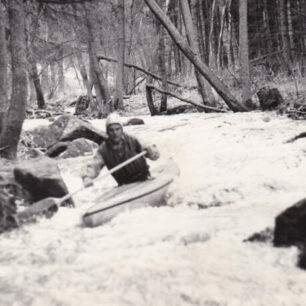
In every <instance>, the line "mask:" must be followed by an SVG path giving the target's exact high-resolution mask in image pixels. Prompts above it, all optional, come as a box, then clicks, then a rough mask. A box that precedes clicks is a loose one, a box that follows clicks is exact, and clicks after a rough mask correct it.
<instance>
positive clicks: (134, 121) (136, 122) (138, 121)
mask: <svg viewBox="0 0 306 306" xmlns="http://www.w3.org/2000/svg"><path fill="white" fill-rule="evenodd" d="M141 124H145V123H144V121H143V120H142V119H140V118H131V119H129V120H128V121H127V123H126V124H125V125H141Z"/></svg>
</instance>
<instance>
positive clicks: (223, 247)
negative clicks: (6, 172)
mask: <svg viewBox="0 0 306 306" xmlns="http://www.w3.org/2000/svg"><path fill="white" fill-rule="evenodd" d="M135 99H138V100H137V101H138V102H137V101H136V100H135V101H136V102H135V104H137V105H140V102H141V103H143V102H145V99H144V97H138V98H135ZM142 101H143V102H142ZM130 107H132V103H131V104H130ZM133 107H134V108H133V109H134V111H132V110H131V111H129V110H128V111H127V113H126V114H125V116H126V118H127V117H129V116H132V115H133V116H134V117H135V116H137V117H140V118H142V119H143V120H144V121H145V125H143V126H128V127H126V128H125V129H126V132H127V133H130V134H133V135H136V136H138V137H140V138H144V139H146V140H148V139H149V140H150V141H151V142H153V143H156V145H157V146H158V147H159V149H160V151H161V159H160V160H158V161H156V162H150V165H151V167H154V166H155V165H158V164H160V163H162V162H164V161H165V160H167V158H168V157H172V158H173V159H174V160H175V161H176V163H177V164H178V166H179V168H180V172H181V174H180V176H179V177H178V178H177V179H176V180H175V182H174V183H173V184H172V186H171V187H170V190H169V195H168V199H167V204H168V205H166V206H164V207H160V208H152V207H147V208H142V209H137V210H134V211H127V212H124V213H121V214H119V215H118V216H117V217H115V218H114V219H113V220H112V221H111V222H110V223H108V224H106V225H104V226H100V227H97V228H84V227H83V226H82V222H81V216H82V214H83V213H84V212H85V211H86V209H87V208H88V207H89V206H91V205H93V204H95V203H97V202H98V201H99V190H100V189H101V188H108V187H111V186H114V181H113V180H112V179H111V178H108V179H106V180H105V181H103V183H102V182H101V183H100V184H101V185H100V184H99V185H97V184H96V185H94V186H93V187H92V188H90V189H87V190H85V191H84V192H82V193H80V194H79V195H78V196H76V197H75V202H76V204H77V205H76V206H77V207H76V208H73V209H71V208H65V207H63V208H61V209H60V210H59V212H58V213H57V214H56V215H55V216H54V217H53V218H52V219H45V218H41V219H39V220H38V221H37V222H36V223H34V224H28V225H25V226H23V227H22V228H20V229H18V230H15V231H12V232H9V233H4V234H3V235H1V240H0V248H1V252H0V263H1V271H0V275H1V277H0V288H1V296H0V303H1V305H14V306H15V305H16V306H17V305H50V306H51V305H52V306H53V305H75V304H77V305H80V306H82V305H84V306H85V305H101V304H104V305H122V306H123V305H124V306H125V305H152V306H153V305H154V306H156V305H159V306H162V305H165V306H166V305H167V306H168V305H176V306H177V305H256V306H259V305H262V306H266V305H288V306H289V305H290V306H292V305H305V299H306V289H305V282H306V273H305V271H303V270H301V269H299V268H297V267H296V262H297V257H298V250H297V249H296V248H295V247H292V248H274V247H273V246H272V243H271V241H269V242H266V243H250V242H243V241H244V240H245V239H247V238H248V237H250V236H251V235H252V234H254V233H255V232H259V231H262V230H264V229H266V228H270V229H273V227H274V220H275V217H276V216H277V215H278V214H279V213H280V212H282V211H283V210H284V209H285V208H286V207H288V206H290V205H292V204H293V203H295V202H297V201H298V200H300V199H302V198H303V197H305V195H306V192H305V176H306V138H302V139H299V140H297V141H295V142H293V143H287V142H286V141H287V140H289V139H290V138H292V137H294V136H296V135H297V134H299V133H301V132H305V131H306V128H305V122H304V121H293V120H291V119H289V118H287V117H286V116H279V115H277V114H276V113H274V112H266V113H263V112H258V111H255V112H249V113H225V114H216V113H190V114H180V115H173V116H156V117H150V116H148V113H147V110H146V108H144V107H139V110H135V105H134V106H133ZM91 122H92V123H93V124H94V125H95V126H97V127H99V128H101V129H103V130H104V124H105V120H92V121H91ZM41 123H43V124H49V122H48V121H47V120H42V121H41V120H27V121H26V122H25V124H24V129H31V128H32V127H33V126H35V125H38V124H41ZM69 165H70V164H69V163H68V162H67V164H66V165H63V167H62V169H61V171H62V175H63V177H64V180H65V182H66V184H67V185H68V188H69V189H70V190H71V191H72V190H75V189H76V188H77V187H79V186H80V185H81V179H80V177H79V176H78V175H77V173H76V172H75V171H76V170H75V169H72V168H71V166H69Z"/></svg>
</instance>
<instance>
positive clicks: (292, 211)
mask: <svg viewBox="0 0 306 306" xmlns="http://www.w3.org/2000/svg"><path fill="white" fill-rule="evenodd" d="M273 243H274V245H275V246H292V245H296V246H300V245H302V244H305V243H306V198H305V199H302V200H301V201H299V202H297V203H296V204H294V205H293V206H291V207H289V208H287V209H286V210H285V211H284V212H282V213H281V214H279V215H278V216H277V218H276V220H275V229H274V240H273Z"/></svg>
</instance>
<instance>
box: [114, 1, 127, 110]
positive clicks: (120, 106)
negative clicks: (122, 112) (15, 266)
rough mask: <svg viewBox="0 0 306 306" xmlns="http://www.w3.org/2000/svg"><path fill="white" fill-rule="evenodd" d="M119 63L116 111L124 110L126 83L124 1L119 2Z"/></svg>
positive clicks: (115, 97) (115, 101)
mask: <svg viewBox="0 0 306 306" xmlns="http://www.w3.org/2000/svg"><path fill="white" fill-rule="evenodd" d="M117 9H118V14H117V16H118V29H117V37H118V39H117V41H118V52H117V54H118V56H117V58H118V61H117V73H116V91H115V96H114V98H113V104H114V107H115V109H123V92H124V83H125V74H124V63H125V5H124V0H119V1H118V7H117Z"/></svg>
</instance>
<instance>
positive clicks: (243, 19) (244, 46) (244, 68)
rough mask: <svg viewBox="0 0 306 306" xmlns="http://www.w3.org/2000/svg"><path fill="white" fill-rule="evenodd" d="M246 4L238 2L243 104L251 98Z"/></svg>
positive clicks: (244, 1) (243, 0)
mask: <svg viewBox="0 0 306 306" xmlns="http://www.w3.org/2000/svg"><path fill="white" fill-rule="evenodd" d="M247 14H248V3H247V0H239V51H240V63H241V73H240V77H241V84H242V101H243V103H245V102H246V101H247V100H249V99H250V98H251V82H250V64H249V40H248V16H247Z"/></svg>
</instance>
